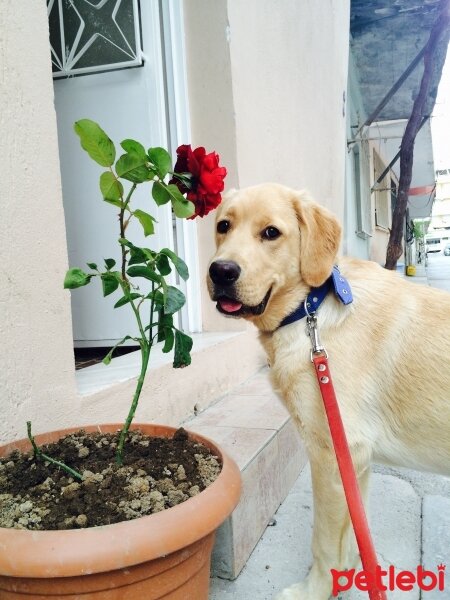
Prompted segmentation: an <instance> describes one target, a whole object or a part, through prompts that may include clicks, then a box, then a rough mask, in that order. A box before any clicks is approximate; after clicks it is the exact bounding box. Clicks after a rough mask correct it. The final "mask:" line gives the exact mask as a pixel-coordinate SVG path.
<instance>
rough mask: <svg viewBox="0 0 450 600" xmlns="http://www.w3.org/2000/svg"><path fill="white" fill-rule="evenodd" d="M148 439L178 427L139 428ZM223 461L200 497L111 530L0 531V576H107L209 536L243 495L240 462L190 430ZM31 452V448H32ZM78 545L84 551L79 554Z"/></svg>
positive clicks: (42, 438)
mask: <svg viewBox="0 0 450 600" xmlns="http://www.w3.org/2000/svg"><path fill="white" fill-rule="evenodd" d="M121 427H122V425H121V424H117V423H108V424H101V425H98V426H96V425H90V426H85V427H70V428H67V429H62V430H56V431H53V432H50V433H46V434H45V433H44V434H41V435H37V436H35V440H36V442H37V444H45V443H48V442H49V441H53V440H55V439H58V438H59V437H62V436H64V435H67V434H70V433H73V432H74V431H78V430H80V429H84V430H86V431H87V432H88V433H90V432H93V431H97V430H98V429H99V428H100V430H101V431H102V432H105V433H111V432H114V431H117V429H120V428H121ZM131 429H132V430H133V429H141V430H142V431H143V432H144V433H145V434H147V435H155V436H165V437H168V435H167V434H169V435H170V434H172V433H174V432H175V431H176V428H175V427H170V426H165V425H157V424H153V423H135V424H133V425H132V427H131ZM186 431H187V432H188V433H189V437H191V438H193V439H195V440H196V441H199V442H201V443H203V444H205V446H207V447H208V448H209V449H210V450H212V451H213V452H214V454H216V455H217V456H218V457H219V458H220V460H221V462H222V470H221V472H220V475H219V477H218V478H217V479H216V480H215V481H214V482H213V483H212V484H211V485H209V486H208V487H207V488H206V489H205V490H203V491H202V492H200V494H198V495H197V496H194V497H192V498H189V499H188V500H186V501H185V502H182V503H181V504H178V505H176V506H173V507H171V508H168V509H166V510H163V511H161V512H158V513H155V514H152V515H147V516H144V517H139V518H138V519H133V520H131V521H121V522H120V523H114V524H112V525H102V526H98V527H87V528H86V529H66V530H52V531H35V530H22V529H12V528H11V529H8V528H1V527H0V575H4V576H9V577H36V578H42V577H71V576H77V575H89V574H93V573H100V572H107V571H112V570H114V569H120V568H124V567H129V566H131V565H135V564H139V563H142V562H146V561H149V560H154V559H157V558H161V557H163V556H166V555H168V554H171V553H172V552H176V551H177V550H180V549H181V548H183V547H186V546H189V545H191V544H193V543H194V542H196V541H197V540H200V539H201V538H203V537H205V536H206V535H208V534H209V533H211V532H212V531H214V530H215V529H217V527H218V526H219V525H220V524H221V523H222V522H223V521H224V520H225V519H226V518H227V517H228V516H229V515H230V514H231V512H232V511H233V509H234V508H235V507H236V505H237V503H238V501H239V497H240V491H241V477H240V471H239V468H238V467H237V465H236V463H235V462H234V461H233V460H232V459H231V458H230V457H229V456H228V455H227V454H226V453H225V452H224V451H223V450H222V449H221V448H220V447H219V446H218V445H217V444H216V443H215V442H213V441H212V440H210V439H208V438H206V437H204V436H202V435H200V434H197V433H195V432H191V431H189V430H186ZM27 443H28V444H29V440H28V439H26V438H25V439H22V440H18V441H16V442H11V443H9V444H6V445H3V446H0V454H1V455H3V456H4V455H6V454H9V453H10V452H11V451H12V450H14V449H16V448H20V449H21V450H23V449H27ZM30 448H31V445H30ZM80 546H81V547H82V551H81V552H80Z"/></svg>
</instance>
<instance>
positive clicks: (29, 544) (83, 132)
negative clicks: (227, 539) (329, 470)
mask: <svg viewBox="0 0 450 600" xmlns="http://www.w3.org/2000/svg"><path fill="white" fill-rule="evenodd" d="M75 131H76V133H77V134H78V136H79V137H80V142H81V146H82V147H83V149H84V150H85V151H86V152H87V153H88V154H89V156H90V157H91V158H92V159H93V160H94V161H96V162H97V163H98V164H99V165H100V166H102V167H103V168H104V169H105V170H104V171H103V172H102V173H101V175H100V191H101V194H102V196H103V199H104V201H105V202H107V203H109V204H110V205H112V207H114V208H115V209H116V210H117V211H118V223H119V232H118V244H119V248H120V250H119V255H120V260H119V265H118V266H116V264H117V263H116V260H115V259H114V258H107V259H105V261H104V266H98V265H97V264H96V263H88V265H87V266H88V268H89V271H87V270H85V269H81V268H78V267H75V268H71V269H70V270H69V271H68V272H67V274H66V277H65V281H64V286H65V287H66V288H68V289H75V288H78V287H82V286H85V285H88V284H89V283H90V282H91V281H93V280H95V279H96V278H98V279H100V281H101V285H102V290H103V294H104V296H109V295H110V294H113V293H114V292H120V297H119V298H118V299H117V301H116V302H115V305H114V308H115V309H125V308H128V309H129V310H131V311H132V312H133V314H134V316H135V319H136V324H137V331H138V333H137V334H133V333H132V334H130V335H128V336H125V337H124V338H123V339H122V340H121V341H120V342H119V343H118V344H117V345H116V346H114V347H113V348H112V349H111V350H110V351H109V352H108V354H107V355H106V356H105V358H104V360H103V362H104V363H105V364H109V363H110V362H111V359H112V357H113V354H114V352H115V350H116V349H117V347H118V346H120V345H121V344H123V343H125V342H126V341H127V340H133V341H134V342H135V343H136V344H137V345H138V346H139V349H140V356H141V369H140V373H139V377H138V378H137V383H136V389H135V392H134V395H133V398H132V401H131V404H130V409H129V411H128V414H127V416H126V419H125V422H124V423H123V424H122V425H118V424H106V425H105V424H101V425H92V426H89V427H84V428H83V430H81V431H80V430H79V428H77V429H75V428H73V429H70V430H64V431H56V432H52V433H50V434H44V435H40V436H36V439H35V438H34V437H33V435H32V431H31V423H30V422H29V423H28V424H27V428H28V439H24V440H20V441H19V442H14V443H11V444H8V445H7V446H4V447H3V448H1V449H0V456H3V457H7V458H3V459H1V460H0V489H1V492H2V493H0V515H3V520H2V521H0V548H3V550H6V551H3V552H0V596H1V597H2V598H5V599H6V598H8V599H9V598H16V599H17V598H23V599H25V598H30V597H33V598H46V597H61V596H64V598H68V599H70V598H73V599H75V598H81V597H82V598H85V599H86V600H88V599H90V598H92V599H93V598H95V599H105V600H106V599H108V598H119V597H120V598H122V597H126V598H146V599H148V600H150V599H157V598H166V599H172V600H176V599H183V600H186V599H190V598H192V599H193V600H194V599H195V600H202V599H203V600H206V599H207V597H208V587H209V563H210V554H211V550H212V544H213V540H214V531H215V529H216V528H217V527H218V526H219V525H220V524H221V522H222V521H224V520H225V518H226V517H227V516H228V514H229V513H230V512H231V511H232V510H233V508H234V506H235V505H236V503H237V501H238V497H239V491H240V479H239V471H238V469H237V467H236V465H235V464H234V463H233V462H232V461H231V460H230V459H229V458H228V457H227V456H226V455H225V454H224V453H223V452H222V451H221V450H220V448H218V447H217V446H216V445H215V444H213V443H212V442H211V441H209V440H207V439H205V438H202V437H201V436H198V435H194V434H187V433H186V432H185V431H184V430H178V431H175V429H173V428H170V427H164V426H157V425H148V424H146V425H143V424H139V425H137V424H134V423H133V419H134V415H135V412H136V408H137V405H138V402H139V399H140V395H141V391H142V386H143V383H144V380H145V378H146V375H147V373H148V366H149V363H150V358H151V351H152V348H153V346H154V344H155V343H157V342H161V343H162V344H163V348H162V349H163V352H171V351H172V350H173V351H174V363H173V364H174V367H176V368H177V367H184V366H187V365H189V364H190V362H191V356H190V351H191V349H192V339H191V338H190V337H189V336H188V335H187V334H186V333H184V332H183V331H181V330H180V329H179V328H177V327H176V326H175V324H174V315H175V314H176V312H177V311H178V310H180V308H181V307H182V306H183V304H184V302H185V297H184V295H183V293H182V292H181V291H180V290H179V289H178V288H177V287H175V286H174V285H171V284H170V283H169V282H168V281H167V277H168V276H169V275H170V273H171V272H172V270H173V269H175V270H176V272H177V273H178V275H179V277H181V278H182V279H184V280H186V279H187V278H188V276H189V274H188V267H187V265H186V264H185V263H184V262H183V261H182V260H181V258H180V257H178V256H177V255H176V253H175V252H173V250H171V249H169V248H162V249H158V250H156V249H151V248H147V247H142V246H139V245H137V244H135V243H133V242H132V241H131V240H130V239H129V237H128V235H127V232H128V226H129V224H130V222H131V221H132V220H137V221H139V223H140V225H141V226H142V228H143V232H144V235H145V236H146V237H147V236H151V235H152V234H153V233H154V230H155V219H154V218H153V217H152V215H151V214H150V213H148V212H146V211H143V210H141V209H136V208H134V207H133V203H132V200H133V194H134V192H135V190H136V188H137V186H140V185H149V182H150V183H151V196H152V197H153V200H154V201H155V203H156V204H157V205H158V206H161V205H163V204H166V203H169V202H170V203H171V205H172V209H173V212H174V213H175V215H176V217H178V218H195V217H196V216H201V217H202V216H204V215H206V214H207V213H208V212H209V211H210V210H212V209H213V208H215V207H216V206H217V205H218V204H219V202H220V200H221V191H222V190H223V186H224V183H223V180H224V177H225V175H226V169H225V168H224V167H221V166H220V165H219V157H218V156H217V154H216V153H215V152H211V153H209V154H207V153H206V151H205V149H204V148H197V149H195V150H192V148H191V147H190V146H188V145H185V146H180V147H179V148H178V150H177V161H176V164H175V167H174V168H173V169H172V160H171V157H170V155H169V153H168V152H167V151H166V150H165V149H163V148H150V149H149V150H148V151H146V150H145V148H144V146H142V144H140V143H139V142H137V141H135V140H131V139H126V140H124V141H123V142H122V143H121V146H122V148H123V150H124V154H122V155H121V156H120V157H119V158H118V159H117V160H116V148H115V146H114V143H113V142H112V140H111V139H110V138H109V137H108V136H107V134H106V133H105V132H104V131H103V130H102V129H101V128H100V127H99V125H98V124H96V123H94V122H93V121H90V120H88V119H83V120H81V121H78V122H77V123H75ZM126 188H127V189H126ZM149 198H150V193H149ZM142 282H144V283H145V284H146V287H145V288H144V287H143V286H142ZM122 307H123V308H122ZM145 315H146V316H147V319H145ZM31 449H32V452H29V454H19V451H21V452H22V451H23V452H27V451H29V450H31ZM11 452H13V453H12V454H11ZM165 453H168V454H167V455H166V454H165ZM97 454H101V455H102V457H103V458H102V459H101V460H100V464H101V465H102V466H103V467H104V468H103V470H95V469H94V468H93V467H92V465H93V464H95V465H97V464H98V463H97V462H95V463H94V462H93V460H94V456H95V457H96V456H97ZM189 454H190V455H191V456H192V458H191V462H192V463H194V466H195V467H196V470H195V469H194V467H193V466H192V464H188V463H187V462H183V461H184V460H185V458H186V457H185V455H189ZM102 460H103V462H102ZM151 460H154V462H155V465H154V467H152V468H154V470H152V471H149V467H148V465H149V464H150V462H151ZM133 461H134V462H133ZM135 463H136V464H135ZM191 467H192V469H191ZM13 470H14V475H12V472H13ZM191 470H192V473H191ZM16 471H18V472H16ZM194 471H195V472H194ZM158 474H159V475H158ZM168 475H173V481H172V483H171V480H169V478H168ZM13 480H14V482H15V483H14V485H15V484H16V483H17V484H18V485H19V484H20V485H21V482H22V483H23V481H26V484H27V487H26V488H23V489H22V488H19V489H20V491H19V492H18V493H17V495H16V496H14V494H13V493H12V491H11V490H12V487H13V484H12V483H11V482H12V481H13ZM117 489H118V490H119V491H120V493H121V494H124V495H125V499H122V500H121V498H122V496H119V497H118V498H117V500H116V499H115V496H114V494H115V493H116V490H117ZM3 492H4V493H3ZM38 495H39V498H43V508H41V509H40V510H38V508H36V507H37V497H38ZM17 499H19V500H17ZM61 507H62V508H61ZM80 507H81V508H80ZM88 508H89V509H91V508H92V510H93V513H94V512H95V510H94V509H96V510H97V512H95V517H93V516H91V513H89V512H88V510H87V509H88ZM165 508H167V510H163V509H165ZM5 515H6V517H5ZM5 518H6V525H5V521H4V519H5ZM8 519H9V521H8ZM48 523H50V525H49V526H47V525H48Z"/></svg>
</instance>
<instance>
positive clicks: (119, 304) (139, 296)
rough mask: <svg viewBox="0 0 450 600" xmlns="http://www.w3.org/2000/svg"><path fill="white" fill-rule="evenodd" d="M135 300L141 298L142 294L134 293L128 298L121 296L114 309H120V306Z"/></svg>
mask: <svg viewBox="0 0 450 600" xmlns="http://www.w3.org/2000/svg"><path fill="white" fill-rule="evenodd" d="M136 298H143V296H142V294H136V293H135V292H132V293H131V294H129V295H128V296H122V298H120V300H117V302H116V303H115V304H114V308H120V307H121V306H125V304H128V302H131V300H136Z"/></svg>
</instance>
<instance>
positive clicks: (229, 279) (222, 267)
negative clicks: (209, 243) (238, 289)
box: [209, 260, 241, 286]
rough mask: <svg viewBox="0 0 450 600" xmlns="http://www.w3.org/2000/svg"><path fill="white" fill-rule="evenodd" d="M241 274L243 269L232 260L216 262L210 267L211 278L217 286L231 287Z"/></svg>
mask: <svg viewBox="0 0 450 600" xmlns="http://www.w3.org/2000/svg"><path fill="white" fill-rule="evenodd" d="M240 274H241V267H240V266H239V265H238V264H237V263H235V262H233V261H231V260H216V261H214V262H213V263H211V266H210V267H209V276H210V277H211V279H212V281H213V282H214V283H215V284H217V285H224V286H225V285H231V284H233V283H234V282H235V281H236V280H237V279H238V277H239V275H240Z"/></svg>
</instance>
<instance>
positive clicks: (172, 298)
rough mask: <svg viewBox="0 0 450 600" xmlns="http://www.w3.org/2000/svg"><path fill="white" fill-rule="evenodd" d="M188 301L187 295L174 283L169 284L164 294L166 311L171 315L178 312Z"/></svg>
mask: <svg viewBox="0 0 450 600" xmlns="http://www.w3.org/2000/svg"><path fill="white" fill-rule="evenodd" d="M185 302H186V298H185V295H184V294H183V292H181V291H180V290H179V289H178V288H176V287H173V285H169V286H167V292H166V293H165V294H164V312H165V313H166V314H169V315H173V314H174V313H176V312H177V311H178V310H180V308H181V307H182V306H184V303H185Z"/></svg>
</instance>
